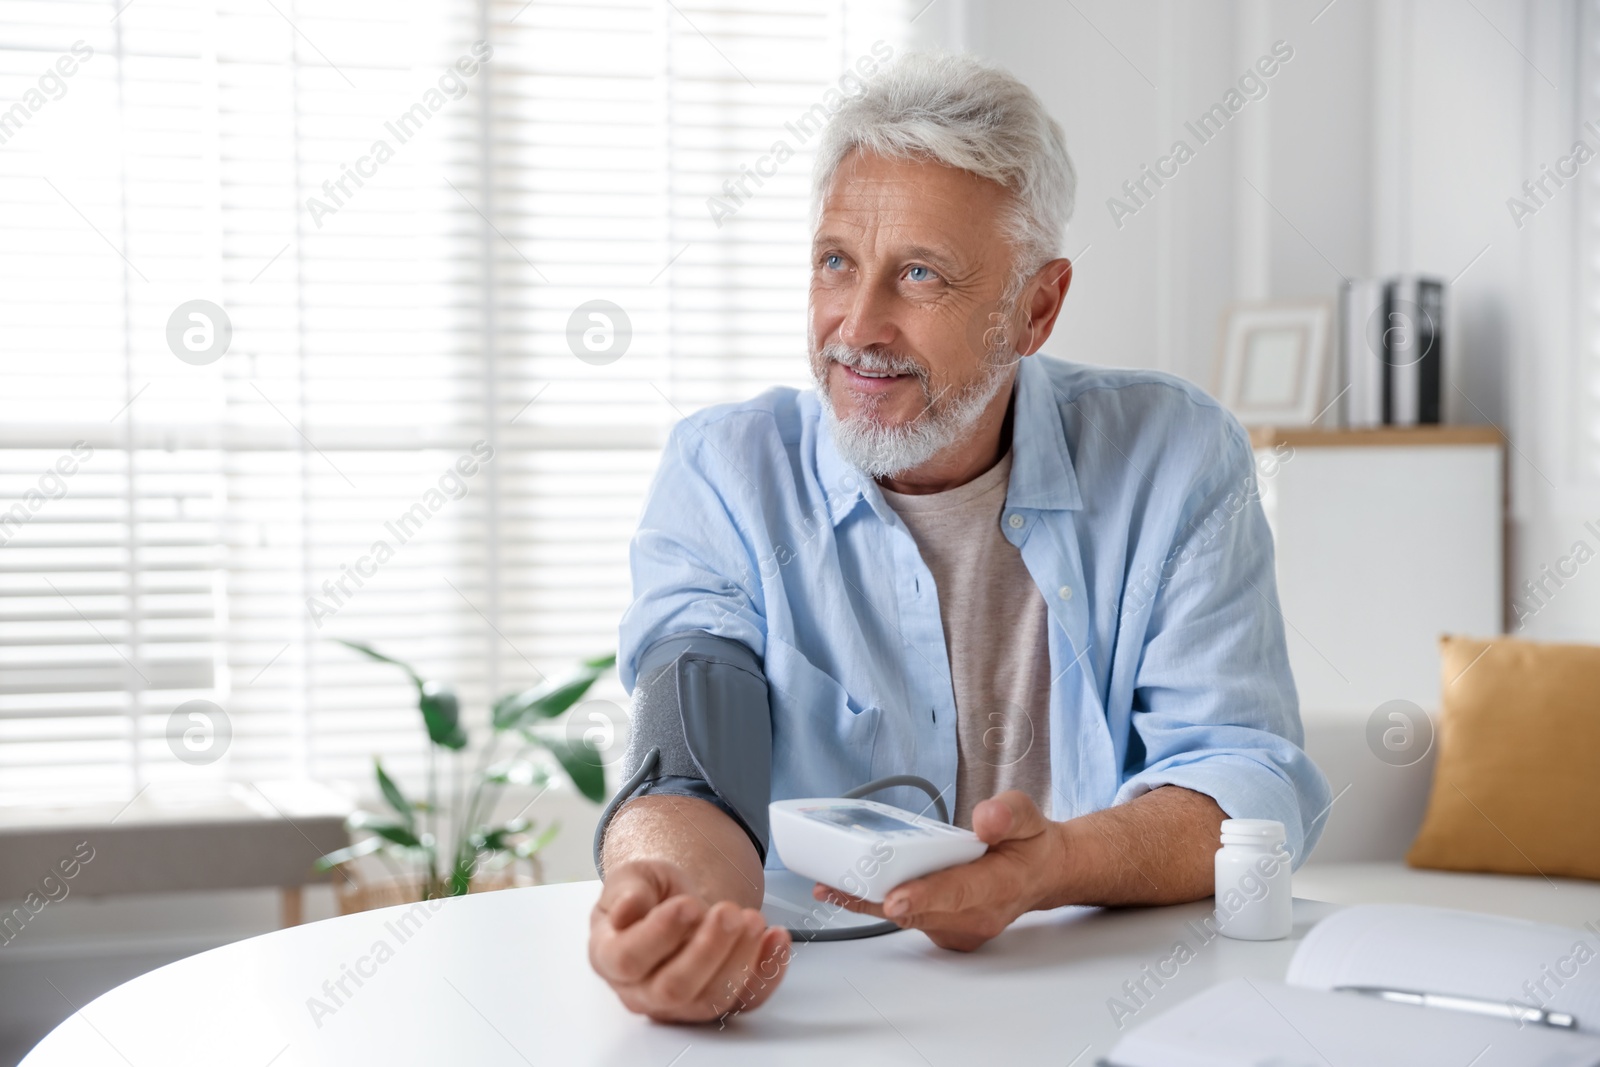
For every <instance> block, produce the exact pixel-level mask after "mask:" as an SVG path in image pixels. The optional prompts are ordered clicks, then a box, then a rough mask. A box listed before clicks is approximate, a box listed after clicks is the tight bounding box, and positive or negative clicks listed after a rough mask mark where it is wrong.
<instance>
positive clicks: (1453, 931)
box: [1102, 904, 1600, 1067]
mask: <svg viewBox="0 0 1600 1067" xmlns="http://www.w3.org/2000/svg"><path fill="white" fill-rule="evenodd" d="M1353 990H1368V991H1369V992H1367V993H1361V992H1355V991H1353ZM1373 990H1386V991H1390V995H1391V996H1393V997H1394V998H1395V999H1393V1000H1386V999H1379V997H1378V996H1376V995H1374V994H1373V993H1372V992H1370V991H1373ZM1416 994H1433V995H1435V996H1436V997H1447V998H1450V1000H1449V1001H1447V1002H1448V1003H1451V1004H1453V1005H1454V1007H1451V1008H1446V1007H1436V1006H1426V1007H1425V1006H1419V1005H1417V1004H1415V1003H1403V1002H1397V1001H1401V1000H1414V999H1415V995H1416ZM1533 1013H1545V1014H1544V1015H1542V1016H1535V1015H1534V1014H1533ZM1518 1016H1521V1017H1520V1018H1518ZM1531 1018H1543V1019H1549V1020H1551V1021H1554V1022H1558V1023H1566V1024H1568V1025H1547V1024H1546V1023H1545V1022H1543V1021H1537V1022H1535V1021H1528V1020H1529V1019H1531ZM1102 1062H1104V1063H1106V1064H1108V1065H1110V1067H1257V1065H1262V1064H1271V1065H1272V1067H1301V1065H1306V1067H1310V1065H1313V1064H1315V1065H1319V1067H1345V1065H1349V1067H1411V1065H1415V1064H1433V1063H1439V1064H1461V1065H1463V1067H1465V1065H1466V1064H1469V1063H1470V1064H1472V1067H1600V928H1597V927H1596V924H1592V923H1591V924H1590V925H1589V927H1586V928H1584V929H1576V928H1569V927H1563V926H1553V925H1549V924H1545V923H1532V922H1527V921H1524V920H1520V919H1508V918H1504V917H1500V916H1492V915H1479V914H1476V913H1473V912H1462V911H1453V910H1450V909H1445V908H1430V907H1425V906H1421V905H1408V904H1369V905H1360V906H1356V907H1351V908H1346V909H1343V910H1341V911H1339V912H1336V913H1334V914H1333V915H1331V916H1329V917H1328V918H1327V919H1325V920H1323V921H1322V922H1321V923H1319V924H1317V926H1316V927H1314V928H1313V929H1312V931H1311V932H1310V933H1309V934H1308V935H1307V936H1306V939H1305V940H1304V941H1303V942H1302V943H1301V945H1300V947H1299V949H1297V950H1296V952H1295V955H1294V958H1293V959H1292V961H1291V962H1290V965H1289V970H1288V973H1287V975H1286V976H1285V981H1283V982H1276V981H1259V980H1253V979H1244V978H1237V979H1232V980H1230V981H1226V982H1222V983H1220V984H1218V985H1215V986H1213V987H1211V988H1210V989H1208V990H1206V991H1205V992H1203V993H1200V994H1199V995H1197V996H1194V997H1191V998H1190V999H1189V1000H1186V1001H1184V1002H1182V1003H1181V1004H1178V1005H1177V1006H1175V1007H1173V1008H1171V1009H1169V1010H1168V1011H1166V1012H1164V1013H1163V1014H1161V1015H1158V1016H1156V1017H1154V1018H1152V1019H1150V1020H1149V1021H1148V1022H1146V1023H1144V1024H1142V1025H1141V1026H1139V1027H1137V1028H1136V1029H1134V1030H1132V1031H1130V1032H1129V1033H1128V1034H1127V1036H1125V1037H1124V1038H1123V1039H1122V1040H1121V1041H1119V1042H1118V1043H1117V1045H1116V1047H1115V1048H1113V1050H1112V1052H1111V1054H1110V1056H1108V1057H1107V1058H1106V1060H1104V1061H1102Z"/></svg>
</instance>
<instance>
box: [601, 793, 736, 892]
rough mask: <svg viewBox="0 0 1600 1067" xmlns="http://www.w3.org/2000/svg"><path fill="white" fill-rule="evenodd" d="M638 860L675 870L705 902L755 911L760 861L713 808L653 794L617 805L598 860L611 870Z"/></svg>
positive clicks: (729, 821) (701, 802) (730, 822)
mask: <svg viewBox="0 0 1600 1067" xmlns="http://www.w3.org/2000/svg"><path fill="white" fill-rule="evenodd" d="M643 859H649V860H665V861H667V862H669V863H673V864H676V865H677V866H679V867H681V868H682V869H683V870H684V871H685V872H687V873H688V875H689V877H690V878H692V879H693V880H694V882H695V883H696V885H697V887H698V888H699V890H700V895H701V897H702V898H703V899H704V900H705V901H706V902H707V903H715V902H716V901H719V900H731V901H733V902H734V903H735V904H738V905H739V906H740V907H744V908H759V907H761V898H762V893H763V889H764V886H765V879H764V877H763V875H762V869H761V859H760V857H759V856H758V855H757V854H756V849H755V846H754V845H753V844H751V842H750V836H749V835H748V834H746V833H745V832H744V829H743V828H742V827H740V826H739V824H738V823H736V822H735V821H734V820H732V819H730V818H729V817H728V816H727V815H726V814H725V813H723V812H722V811H721V810H720V809H718V808H717V806H716V805H715V804H709V803H707V802H706V801H704V800H698V799H696V798H694V797H679V796H670V795H666V794H658V795H654V796H643V797H638V798H636V799H634V800H630V801H629V802H628V803H627V804H625V805H623V807H622V809H621V810H620V811H618V812H617V814H616V816H615V817H614V818H613V819H612V820H611V825H610V826H609V827H607V829H606V837H605V843H604V845H603V846H602V849H601V861H602V863H603V864H604V865H605V867H606V868H607V869H613V868H615V867H617V866H618V865H619V864H622V863H626V862H627V861H629V860H643Z"/></svg>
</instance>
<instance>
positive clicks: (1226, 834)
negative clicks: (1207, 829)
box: [1222, 819, 1288, 848]
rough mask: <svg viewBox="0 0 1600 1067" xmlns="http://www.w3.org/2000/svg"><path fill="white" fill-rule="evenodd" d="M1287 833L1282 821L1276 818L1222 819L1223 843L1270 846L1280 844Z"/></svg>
mask: <svg viewBox="0 0 1600 1067" xmlns="http://www.w3.org/2000/svg"><path fill="white" fill-rule="evenodd" d="M1287 837H1288V835H1287V834H1286V833H1284V829H1283V823H1281V822H1278V821H1277V820H1276V819H1224V820H1222V843H1223V844H1224V845H1262V846H1265V847H1267V848H1271V847H1272V846H1273V845H1277V844H1282V843H1283V841H1285V840H1286V839H1287Z"/></svg>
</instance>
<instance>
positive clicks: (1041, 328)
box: [1017, 258, 1072, 356]
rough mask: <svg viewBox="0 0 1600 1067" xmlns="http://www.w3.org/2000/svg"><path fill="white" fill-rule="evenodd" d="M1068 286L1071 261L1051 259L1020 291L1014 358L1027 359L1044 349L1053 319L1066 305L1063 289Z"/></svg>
mask: <svg viewBox="0 0 1600 1067" xmlns="http://www.w3.org/2000/svg"><path fill="white" fill-rule="evenodd" d="M1071 284H1072V260H1070V259H1065V258H1062V259H1052V260H1051V261H1050V262H1048V263H1046V264H1045V265H1044V266H1042V267H1040V268H1039V270H1038V272H1037V273H1035V274H1034V276H1033V280H1032V281H1031V282H1029V283H1028V287H1027V288H1026V289H1024V290H1023V296H1022V305H1023V308H1024V309H1025V315H1026V318H1025V319H1024V320H1023V322H1022V330H1021V334H1020V338H1021V341H1020V343H1019V344H1018V345H1017V355H1019V356H1031V355H1033V354H1034V353H1035V352H1037V351H1039V349H1041V348H1043V347H1044V343H1045V342H1046V341H1048V340H1049V339H1050V331H1052V330H1053V329H1055V325H1056V316H1058V315H1060V314H1061V306H1062V305H1063V304H1064V303H1065V302H1066V298H1067V287H1068V286H1070V285H1071Z"/></svg>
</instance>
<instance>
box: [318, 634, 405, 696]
mask: <svg viewBox="0 0 1600 1067" xmlns="http://www.w3.org/2000/svg"><path fill="white" fill-rule="evenodd" d="M334 640H335V641H337V642H339V643H340V644H341V645H343V646H344V647H346V648H350V649H354V650H355V651H357V652H359V653H361V654H362V655H363V656H367V657H369V658H371V659H375V660H377V661H378V662H379V663H392V664H393V665H394V666H396V667H399V668H400V669H401V670H403V671H405V672H406V673H407V674H409V675H410V676H411V680H412V681H413V682H416V683H417V684H418V685H421V684H422V676H421V675H420V674H418V673H417V672H416V671H414V670H412V668H411V664H409V663H405V662H403V661H401V660H397V659H395V658H394V657H393V656H385V655H384V654H383V653H382V652H379V651H378V650H377V649H375V648H373V647H372V646H371V645H363V644H362V643H361V642H359V641H346V640H345V639H344V638H342V637H335V638H334Z"/></svg>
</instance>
